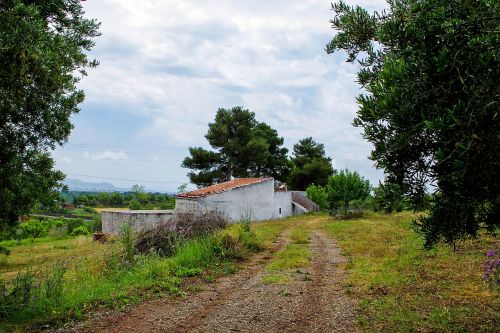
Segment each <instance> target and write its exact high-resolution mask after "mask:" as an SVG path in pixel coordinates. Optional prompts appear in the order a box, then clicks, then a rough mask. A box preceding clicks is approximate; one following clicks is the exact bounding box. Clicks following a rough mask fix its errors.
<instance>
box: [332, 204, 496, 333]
mask: <svg viewBox="0 0 500 333" xmlns="http://www.w3.org/2000/svg"><path fill="white" fill-rule="evenodd" d="M414 218H415V215H413V214H411V213H408V212H402V213H397V214H390V215H379V214H368V216H367V217H366V218H363V219H358V220H346V221H332V222H329V223H327V224H325V225H324V226H323V227H324V229H325V230H326V231H327V232H328V233H329V234H330V235H331V236H333V237H334V238H335V239H336V240H338V243H339V245H340V247H341V248H342V249H343V251H344V252H345V254H346V255H347V256H348V257H349V258H350V262H349V264H348V265H347V269H348V272H349V277H348V280H347V281H346V288H347V290H348V291H349V292H350V293H352V295H353V296H354V297H356V298H358V299H360V300H361V301H360V309H361V313H360V315H359V318H358V324H359V327H360V328H361V329H362V330H364V331H368V332H396V331H399V332H401V331H402V332H412V331H419V332H466V331H467V332H493V331H495V330H496V329H497V328H498V327H499V326H500V311H499V309H500V294H499V284H498V282H499V281H498V274H499V269H498V267H497V268H496V269H497V271H496V279H497V280H496V282H495V281H493V279H495V277H494V275H493V274H490V276H488V279H487V280H486V279H483V277H484V273H485V271H484V268H483V267H484V266H483V264H484V263H485V262H486V261H488V259H492V257H493V256H494V255H495V253H494V252H492V249H495V248H496V249H498V248H499V246H500V241H499V239H498V236H497V237H496V238H494V237H492V236H488V235H481V237H480V238H479V239H478V240H467V241H464V242H461V243H459V244H457V247H456V250H455V251H453V248H452V247H450V246H448V245H437V246H436V247H435V248H433V249H431V250H426V249H424V248H423V240H422V238H421V237H419V236H418V234H417V233H416V232H415V231H414V230H413V229H412V226H411V220H412V219H414ZM487 253H488V254H489V255H490V257H487V256H486V254H487ZM497 259H498V258H497ZM490 261H491V260H490Z"/></svg>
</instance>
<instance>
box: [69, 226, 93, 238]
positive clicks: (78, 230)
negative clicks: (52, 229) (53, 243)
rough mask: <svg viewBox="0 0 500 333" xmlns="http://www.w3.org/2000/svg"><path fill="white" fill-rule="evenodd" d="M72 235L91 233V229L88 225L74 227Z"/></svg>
mask: <svg viewBox="0 0 500 333" xmlns="http://www.w3.org/2000/svg"><path fill="white" fill-rule="evenodd" d="M70 235H71V236H80V235H90V231H89V229H87V227H85V226H83V225H81V226H79V227H76V228H75V229H73V231H71V234H70Z"/></svg>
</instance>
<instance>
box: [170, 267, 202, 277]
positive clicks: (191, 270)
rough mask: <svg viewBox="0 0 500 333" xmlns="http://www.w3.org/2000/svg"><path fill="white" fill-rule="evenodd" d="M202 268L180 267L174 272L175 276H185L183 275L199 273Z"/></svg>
mask: <svg viewBox="0 0 500 333" xmlns="http://www.w3.org/2000/svg"><path fill="white" fill-rule="evenodd" d="M202 271H203V270H202V269H201V268H185V267H180V268H179V269H178V270H177V271H176V272H175V276H177V277H185V276H197V275H200V274H201V272H202Z"/></svg>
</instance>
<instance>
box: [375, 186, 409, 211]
mask: <svg viewBox="0 0 500 333" xmlns="http://www.w3.org/2000/svg"><path fill="white" fill-rule="evenodd" d="M373 193H374V195H373V199H372V208H373V210H374V211H375V212H380V211H383V212H385V213H386V214H390V213H392V212H393V211H396V212H401V211H403V210H405V209H408V208H409V207H410V203H409V202H408V201H407V200H406V199H405V198H404V196H403V191H402V189H401V187H400V186H399V185H397V184H393V183H390V182H387V181H386V182H385V183H384V184H382V183H380V184H379V185H378V186H377V187H375V188H374V189H373Z"/></svg>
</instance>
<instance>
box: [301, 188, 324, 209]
mask: <svg viewBox="0 0 500 333" xmlns="http://www.w3.org/2000/svg"><path fill="white" fill-rule="evenodd" d="M306 193H307V197H308V198H309V199H311V200H312V201H313V202H314V203H315V204H317V205H318V206H319V207H320V208H321V210H322V211H327V210H328V206H329V204H328V192H327V190H326V188H324V187H323V186H319V185H318V186H316V185H314V184H311V185H309V186H308V187H307V189H306Z"/></svg>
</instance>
